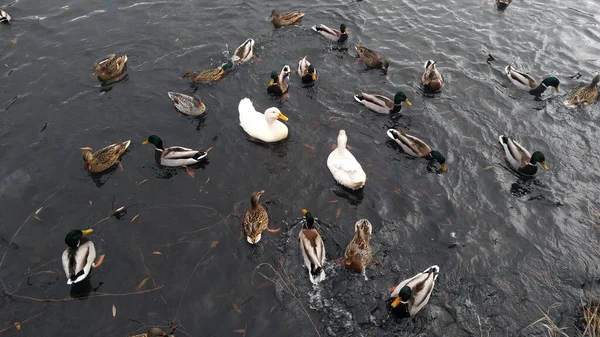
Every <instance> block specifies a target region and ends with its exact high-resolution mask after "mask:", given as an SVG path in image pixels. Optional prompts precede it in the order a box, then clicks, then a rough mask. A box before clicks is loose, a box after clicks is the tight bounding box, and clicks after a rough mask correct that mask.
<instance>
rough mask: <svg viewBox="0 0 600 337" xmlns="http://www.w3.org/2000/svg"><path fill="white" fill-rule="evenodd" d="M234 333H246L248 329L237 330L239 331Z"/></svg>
mask: <svg viewBox="0 0 600 337" xmlns="http://www.w3.org/2000/svg"><path fill="white" fill-rule="evenodd" d="M233 332H237V333H246V329H237V330H233Z"/></svg>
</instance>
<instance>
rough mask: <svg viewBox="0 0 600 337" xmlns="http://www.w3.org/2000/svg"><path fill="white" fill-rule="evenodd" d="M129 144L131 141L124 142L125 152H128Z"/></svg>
mask: <svg viewBox="0 0 600 337" xmlns="http://www.w3.org/2000/svg"><path fill="white" fill-rule="evenodd" d="M129 144H131V140H128V141H125V142H123V145H125V148H124V150H126V149H127V148H128V147H129Z"/></svg>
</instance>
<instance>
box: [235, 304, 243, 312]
mask: <svg viewBox="0 0 600 337" xmlns="http://www.w3.org/2000/svg"><path fill="white" fill-rule="evenodd" d="M233 310H235V311H237V312H238V313H240V314H241V313H242V310H240V307H238V305H237V304H235V303H233Z"/></svg>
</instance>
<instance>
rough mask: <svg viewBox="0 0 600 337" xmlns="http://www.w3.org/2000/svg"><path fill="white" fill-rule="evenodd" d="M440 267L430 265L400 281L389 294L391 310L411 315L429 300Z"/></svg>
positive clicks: (407, 315)
mask: <svg viewBox="0 0 600 337" xmlns="http://www.w3.org/2000/svg"><path fill="white" fill-rule="evenodd" d="M439 273H440V267H438V266H431V267H429V268H427V269H425V270H424V271H423V272H421V273H418V274H417V275H415V276H413V277H411V278H409V279H406V280H404V281H402V282H400V283H399V284H398V285H397V286H396V287H395V288H394V289H393V291H392V293H391V294H390V299H391V300H392V303H391V306H392V312H393V313H395V314H398V315H399V316H402V317H413V316H415V315H416V314H418V313H419V311H421V309H423V307H425V305H426V304H427V303H428V302H429V297H430V296H431V293H432V292H433V287H434V286H435V280H437V277H438V274H439Z"/></svg>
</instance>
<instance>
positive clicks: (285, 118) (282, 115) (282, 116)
mask: <svg viewBox="0 0 600 337" xmlns="http://www.w3.org/2000/svg"><path fill="white" fill-rule="evenodd" d="M277 118H279V119H281V120H282V121H287V120H288V119H289V118H287V117H285V115H284V114H282V113H281V112H280V113H279V116H277Z"/></svg>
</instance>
